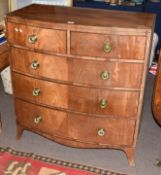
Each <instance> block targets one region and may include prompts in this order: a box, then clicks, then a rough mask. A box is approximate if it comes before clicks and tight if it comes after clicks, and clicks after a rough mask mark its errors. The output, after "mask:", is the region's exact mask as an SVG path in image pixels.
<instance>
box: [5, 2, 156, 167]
mask: <svg viewBox="0 0 161 175" xmlns="http://www.w3.org/2000/svg"><path fill="white" fill-rule="evenodd" d="M154 20H155V17H154V15H152V14H143V13H127V12H116V11H104V10H91V9H81V8H68V7H54V6H42V5H31V6H28V7H25V8H23V9H20V10H17V11H15V12H12V13H10V14H9V15H8V16H7V18H6V24H7V35H8V42H9V44H10V64H11V70H12V84H13V92H14V94H13V95H14V101H15V113H16V123H17V138H20V136H21V134H22V132H23V130H24V129H27V130H30V131H33V132H36V133H38V134H40V135H42V136H45V137H47V138H49V139H52V140H54V141H56V142H59V143H61V144H64V145H68V146H72V147H78V148H113V149H121V150H123V151H124V152H125V153H126V155H127V157H128V160H129V163H130V164H131V165H132V164H134V152H135V147H136V141H137V136H138V130H139V125H140V116H141V109H142V103H143V95H144V87H145V77H146V72H147V65H148V57H149V52H150V46H151V39H152V35H153V27H154Z"/></svg>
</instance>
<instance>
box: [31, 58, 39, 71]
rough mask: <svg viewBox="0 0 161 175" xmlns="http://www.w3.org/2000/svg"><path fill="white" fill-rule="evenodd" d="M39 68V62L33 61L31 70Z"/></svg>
mask: <svg viewBox="0 0 161 175" xmlns="http://www.w3.org/2000/svg"><path fill="white" fill-rule="evenodd" d="M39 66H40V65H39V62H38V61H36V60H34V61H33V62H32V63H31V68H32V69H34V70H35V69H37V68H38V67H39Z"/></svg>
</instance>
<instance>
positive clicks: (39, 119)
mask: <svg viewBox="0 0 161 175" xmlns="http://www.w3.org/2000/svg"><path fill="white" fill-rule="evenodd" d="M41 121H42V117H41V116H40V115H37V116H36V117H35V118H34V123H35V124H39V123H40V122H41Z"/></svg>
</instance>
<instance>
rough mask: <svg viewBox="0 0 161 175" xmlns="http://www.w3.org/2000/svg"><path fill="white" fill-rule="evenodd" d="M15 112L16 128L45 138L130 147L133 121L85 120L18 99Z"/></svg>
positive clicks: (133, 127)
mask: <svg viewBox="0 0 161 175" xmlns="http://www.w3.org/2000/svg"><path fill="white" fill-rule="evenodd" d="M15 109H16V116H17V118H16V120H17V122H18V124H20V125H22V126H23V127H25V128H26V129H29V130H32V131H35V132H38V133H41V134H42V135H45V136H46V135H49V136H58V137H63V138H66V139H69V140H70V139H71V140H76V141H79V142H82V143H88V144H93V145H98V146H106V145H107V146H108V145H109V146H110V145H112V146H123V145H126V146H130V145H132V144H133V139H134V132H135V120H127V119H117V120H116V119H108V118H104V117H88V116H85V115H77V114H72V113H66V112H61V111H57V110H52V109H48V108H45V107H41V106H38V105H34V104H31V103H28V102H24V101H22V100H18V99H15ZM82 128H83V129H82Z"/></svg>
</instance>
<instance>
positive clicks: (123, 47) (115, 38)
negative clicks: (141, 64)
mask: <svg viewBox="0 0 161 175" xmlns="http://www.w3.org/2000/svg"><path fill="white" fill-rule="evenodd" d="M145 42H146V37H144V36H135V35H133V36H132V35H129V36H128V35H105V34H94V33H83V32H72V33H71V54H73V55H81V56H92V57H106V58H118V59H138V60H139V59H144V52H145Z"/></svg>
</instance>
